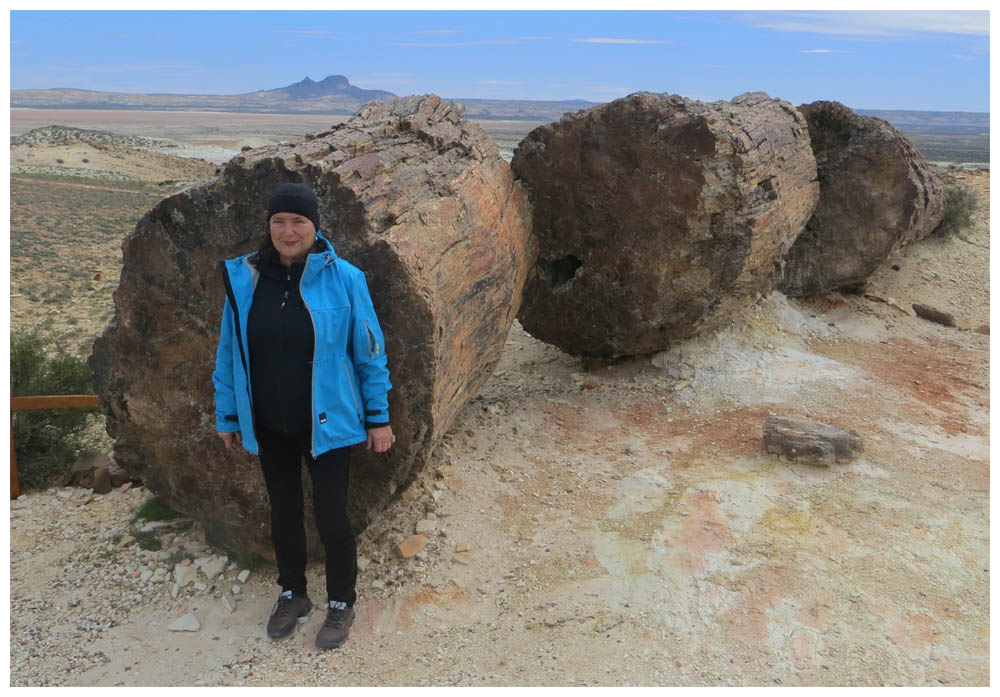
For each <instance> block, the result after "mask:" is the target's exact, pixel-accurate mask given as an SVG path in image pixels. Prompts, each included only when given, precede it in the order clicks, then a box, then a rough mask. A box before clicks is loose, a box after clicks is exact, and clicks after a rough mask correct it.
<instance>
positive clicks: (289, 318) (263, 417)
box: [247, 263, 315, 433]
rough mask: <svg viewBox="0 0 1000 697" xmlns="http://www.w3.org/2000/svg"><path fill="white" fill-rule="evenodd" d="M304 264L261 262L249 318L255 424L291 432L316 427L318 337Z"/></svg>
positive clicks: (281, 431)
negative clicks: (303, 290) (304, 289)
mask: <svg viewBox="0 0 1000 697" xmlns="http://www.w3.org/2000/svg"><path fill="white" fill-rule="evenodd" d="M304 268H305V264H303V263H296V264H292V266H291V267H290V268H285V267H284V266H281V265H279V264H273V265H265V264H262V265H261V268H260V269H259V271H260V278H259V279H258V280H257V287H256V288H255V289H254V294H253V305H251V306H250V314H249V316H248V317H247V340H248V342H249V345H250V384H251V389H252V390H253V410H254V421H255V425H256V426H262V427H264V428H266V429H268V430H270V431H278V432H280V433H292V432H296V431H307V430H310V429H311V428H312V361H313V351H314V349H315V333H314V331H313V325H312V319H311V317H310V316H309V311H308V310H307V309H306V306H305V303H303V301H302V295H301V294H300V293H299V281H300V280H301V278H302V271H303V269H304Z"/></svg>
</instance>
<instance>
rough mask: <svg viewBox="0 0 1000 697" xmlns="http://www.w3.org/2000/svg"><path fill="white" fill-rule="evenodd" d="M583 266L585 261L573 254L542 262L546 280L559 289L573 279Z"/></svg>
mask: <svg viewBox="0 0 1000 697" xmlns="http://www.w3.org/2000/svg"><path fill="white" fill-rule="evenodd" d="M581 266H583V262H582V261H580V260H579V259H577V258H576V257H575V256H573V255H572V254H570V255H569V256H565V257H562V258H561V259H554V260H553V261H543V262H542V270H543V272H544V274H545V280H546V281H548V284H549V287H550V288H552V289H557V288H559V287H560V286H563V285H565V284H566V283H569V282H570V281H571V280H573V277H574V276H576V271H577V269H579V268H580V267H581Z"/></svg>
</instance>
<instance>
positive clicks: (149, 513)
mask: <svg viewBox="0 0 1000 697" xmlns="http://www.w3.org/2000/svg"><path fill="white" fill-rule="evenodd" d="M180 517H181V514H180V513H178V512H177V511H175V510H174V509H173V508H171V507H170V506H168V505H167V503H166V501H164V500H163V499H161V498H160V497H159V496H154V497H153V498H151V499H148V500H147V501H146V502H145V503H143V504H142V505H141V506H139V510H137V511H136V512H135V515H133V516H132V520H133V521H136V520H146V521H149V520H173V519H174V518H180Z"/></svg>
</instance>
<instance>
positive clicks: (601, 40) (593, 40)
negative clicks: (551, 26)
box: [570, 36, 670, 46]
mask: <svg viewBox="0 0 1000 697" xmlns="http://www.w3.org/2000/svg"><path fill="white" fill-rule="evenodd" d="M570 41H572V42H574V43H578V44H621V45H630V46H645V45H648V44H667V43H670V42H669V41H661V40H659V39H616V38H612V37H607V36H590V37H587V38H585V39H570Z"/></svg>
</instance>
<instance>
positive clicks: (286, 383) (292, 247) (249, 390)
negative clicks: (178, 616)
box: [212, 184, 395, 648]
mask: <svg viewBox="0 0 1000 697" xmlns="http://www.w3.org/2000/svg"><path fill="white" fill-rule="evenodd" d="M318 210H319V205H318V201H317V199H316V194H314V193H313V192H312V190H310V189H309V188H308V187H307V186H305V185H303V184H282V185H281V186H279V187H278V188H277V189H276V190H275V192H274V194H273V195H272V196H271V199H270V201H269V202H268V206H267V216H268V226H269V233H268V235H267V236H266V237H265V238H264V241H263V243H262V244H261V246H260V249H259V250H258V251H256V252H254V253H251V254H247V255H245V256H242V257H238V258H236V259H230V260H228V261H225V262H223V263H222V271H223V273H222V275H223V279H224V282H225V286H226V303H225V306H224V308H223V312H222V328H221V332H220V337H219V348H218V352H217V354H216V368H215V372H214V373H213V375H212V379H213V382H214V383H215V404H216V430H217V431H218V434H219V437H220V438H221V439H222V441H223V442H224V443H225V446H226V448H232V447H233V445H234V444H235V445H242V446H243V447H244V448H245V449H246V450H247V451H249V452H251V453H253V454H259V455H260V464H261V468H262V469H263V472H264V481H265V483H266V485H267V494H268V498H269V500H270V504H271V540H272V542H273V544H274V554H275V558H276V560H277V563H278V583H279V584H280V585H281V589H282V592H281V595H280V596H279V597H278V600H277V602H275V604H274V608H273V610H272V611H271V616H270V618H269V619H268V623H267V634H268V636H270V637H271V638H279V637H283V636H287V635H288V634H290V633H291V632H292V630H293V629H294V628H295V622H296V619H297V618H299V617H302V616H305V615H306V614H308V613H309V611H310V610H311V609H312V601H311V600H310V599H309V596H308V594H307V593H306V577H305V568H306V535H305V526H304V523H303V494H302V465H301V462H302V459H303V458H305V461H306V464H307V466H308V468H309V475H310V478H311V480H312V484H313V505H314V508H315V512H316V527H317V529H318V530H319V536H320V539H321V540H322V542H323V547H324V550H325V552H326V587H327V600H328V602H329V606H328V609H327V617H326V621H325V622H324V623H323V626H322V628H320V630H319V633H318V634H317V635H316V645H317V646H318V647H320V648H334V647H336V646H340V645H341V644H343V643H344V641H346V640H347V635H348V631H349V628H350V626H351V623H352V622H353V621H354V607H353V606H354V602H355V600H356V595H355V582H356V579H357V550H356V547H355V539H354V533H353V531H352V529H351V525H350V521H349V520H348V518H347V481H348V453H349V449H350V446H352V445H355V444H358V443H366V447H367V448H368V449H369V450H374V451H375V452H377V453H384V452H386V451H387V450H389V448H390V447H392V443H393V441H395V437H394V436H393V435H392V428H391V427H390V426H389V404H388V400H387V398H386V394H387V392H388V391H389V390H390V389H391V387H392V385H391V384H390V383H389V371H388V369H387V368H386V358H385V352H384V349H383V347H384V345H385V341H384V339H383V336H382V330H381V328H380V327H379V323H378V319H377V318H376V316H375V310H374V308H373V307H372V301H371V297H370V296H369V294H368V286H367V284H366V282H365V276H364V274H363V273H362V272H361V271H360V270H359V269H358V268H356V267H355V266H352V265H351V264H349V263H348V262H346V261H344V260H343V259H340V258H338V257H337V255H336V254H335V253H334V251H333V245H331V244H330V242H328V241H327V240H326V239H325V238H324V237H323V235H322V234H321V233H320V231H319V229H318V228H319V213H318Z"/></svg>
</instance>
